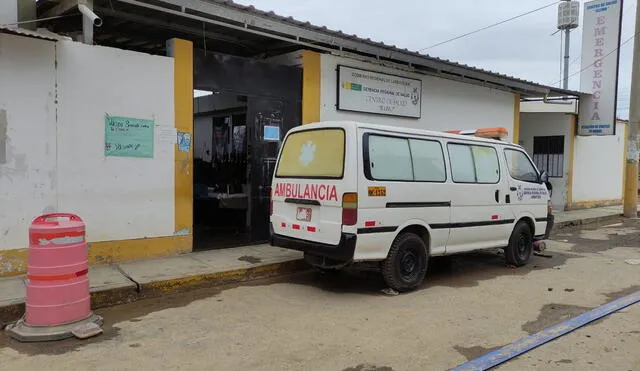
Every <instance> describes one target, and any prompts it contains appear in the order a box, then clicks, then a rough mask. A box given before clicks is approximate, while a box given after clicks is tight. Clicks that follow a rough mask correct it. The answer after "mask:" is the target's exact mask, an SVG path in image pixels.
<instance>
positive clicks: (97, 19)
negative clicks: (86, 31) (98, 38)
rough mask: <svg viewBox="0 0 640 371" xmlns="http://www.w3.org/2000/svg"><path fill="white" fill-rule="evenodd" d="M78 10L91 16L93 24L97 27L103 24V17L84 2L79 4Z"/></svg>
mask: <svg viewBox="0 0 640 371" xmlns="http://www.w3.org/2000/svg"><path fill="white" fill-rule="evenodd" d="M78 10H79V11H80V13H82V15H83V16H85V17H87V18H89V19H90V20H91V22H93V25H94V26H96V27H100V26H102V18H100V17H98V15H97V14H96V13H94V12H93V11H92V10H91V9H89V8H88V7H87V6H86V5H84V4H78Z"/></svg>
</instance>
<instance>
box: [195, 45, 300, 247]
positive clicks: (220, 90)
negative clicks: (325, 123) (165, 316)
mask: <svg viewBox="0 0 640 371" xmlns="http://www.w3.org/2000/svg"><path fill="white" fill-rule="evenodd" d="M194 60H195V66H194V70H195V78H194V85H195V88H196V89H197V90H199V91H201V92H206V95H205V96H203V97H199V98H195V102H194V112H195V117H194V139H193V140H194V169H195V170H194V250H208V249H220V248H227V247H234V246H241V245H248V244H253V243H260V242H265V241H267V240H268V238H269V195H270V190H271V177H272V175H273V171H274V167H275V162H276V157H277V154H278V151H279V149H280V144H281V140H282V138H284V135H285V134H286V133H287V131H288V130H289V129H291V128H292V127H294V126H296V125H299V123H300V111H301V76H302V71H301V70H300V69H299V68H296V67H287V66H280V65H274V64H269V63H266V62H263V61H256V60H252V59H243V58H237V57H231V56H227V55H221V54H211V53H210V54H207V55H204V54H197V55H196V56H195V58H194ZM209 143H210V144H209Z"/></svg>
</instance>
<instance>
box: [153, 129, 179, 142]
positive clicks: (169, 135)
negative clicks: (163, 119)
mask: <svg viewBox="0 0 640 371" xmlns="http://www.w3.org/2000/svg"><path fill="white" fill-rule="evenodd" d="M158 142H163V143H171V144H176V143H177V142H178V131H177V130H176V128H174V127H166V126H158Z"/></svg>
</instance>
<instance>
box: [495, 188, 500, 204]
mask: <svg viewBox="0 0 640 371" xmlns="http://www.w3.org/2000/svg"><path fill="white" fill-rule="evenodd" d="M495 196H496V202H500V191H499V190H497V189H496V194H495Z"/></svg>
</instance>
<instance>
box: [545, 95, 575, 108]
mask: <svg viewBox="0 0 640 371" xmlns="http://www.w3.org/2000/svg"><path fill="white" fill-rule="evenodd" d="M542 101H543V102H544V104H560V105H564V106H566V105H570V104H573V102H559V101H552V100H549V94H545V95H544V98H542Z"/></svg>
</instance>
